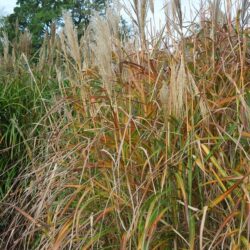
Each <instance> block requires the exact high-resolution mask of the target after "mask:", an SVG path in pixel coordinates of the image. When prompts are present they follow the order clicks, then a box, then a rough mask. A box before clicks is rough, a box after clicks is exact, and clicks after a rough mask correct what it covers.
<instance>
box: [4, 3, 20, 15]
mask: <svg viewBox="0 0 250 250" xmlns="http://www.w3.org/2000/svg"><path fill="white" fill-rule="evenodd" d="M16 1H17V0H0V15H6V14H11V13H12V12H13V9H14V7H15V6H16Z"/></svg>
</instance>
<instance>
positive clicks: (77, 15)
mask: <svg viewBox="0 0 250 250" xmlns="http://www.w3.org/2000/svg"><path fill="white" fill-rule="evenodd" d="M106 2H107V0H18V1H17V5H19V6H18V7H16V8H15V9H14V13H13V14H11V15H9V16H8V17H7V23H6V25H5V28H6V29H7V32H8V35H9V38H10V39H13V38H14V37H15V36H16V30H17V29H18V30H19V31H21V32H22V31H24V30H25V29H29V30H30V32H31V34H32V36H33V46H34V48H37V47H39V46H40V45H41V43H42V39H43V35H44V34H45V32H48V33H49V31H50V26H51V23H52V22H54V21H55V22H57V23H58V24H62V12H63V11H64V10H65V11H71V13H72V17H73V20H74V23H75V25H76V26H77V27H78V28H79V31H80V32H81V33H83V32H82V30H84V29H85V28H86V26H87V25H88V23H89V19H90V16H91V13H92V11H94V10H96V11H99V12H101V13H103V12H104V9H105V5H106Z"/></svg>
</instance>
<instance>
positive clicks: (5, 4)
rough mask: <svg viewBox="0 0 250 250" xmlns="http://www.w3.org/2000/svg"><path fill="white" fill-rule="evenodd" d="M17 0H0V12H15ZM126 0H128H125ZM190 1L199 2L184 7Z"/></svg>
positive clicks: (159, 5) (159, 0) (185, 0)
mask: <svg viewBox="0 0 250 250" xmlns="http://www.w3.org/2000/svg"><path fill="white" fill-rule="evenodd" d="M16 1H17V0H0V14H4V15H6V14H10V13H12V12H13V9H14V7H15V6H16ZM125 2H126V0H125ZM189 2H191V3H192V4H193V3H195V2H198V1H197V0H182V3H183V6H184V8H186V9H187V8H188V6H189ZM164 3H165V0H155V11H156V12H158V11H159V10H160V9H161V8H162V6H163V5H164Z"/></svg>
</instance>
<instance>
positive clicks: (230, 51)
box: [0, 1, 250, 250]
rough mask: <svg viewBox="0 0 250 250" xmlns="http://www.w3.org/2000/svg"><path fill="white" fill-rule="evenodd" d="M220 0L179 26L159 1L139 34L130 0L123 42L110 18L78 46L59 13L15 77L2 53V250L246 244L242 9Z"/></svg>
mask: <svg viewBox="0 0 250 250" xmlns="http://www.w3.org/2000/svg"><path fill="white" fill-rule="evenodd" d="M203 2H204V1H203ZM220 2H221V1H213V4H209V3H207V4H203V5H202V9H200V10H199V12H198V13H196V15H195V16H196V17H197V18H196V19H194V20H192V21H191V24H190V23H187V22H186V20H185V16H184V15H183V11H182V10H183V8H182V6H181V1H170V2H169V3H168V6H170V7H171V11H172V12H171V14H170V13H169V12H168V9H166V10H165V11H167V17H166V23H167V24H166V25H165V26H163V28H162V30H160V31H159V32H150V33H149V32H148V30H150V29H149V28H148V26H147V25H149V24H150V22H147V20H148V19H147V15H146V14H145V13H147V9H148V8H150V10H151V12H153V13H154V6H153V1H133V2H131V4H132V9H133V12H134V14H135V15H134V14H133V13H132V12H131V17H132V18H133V22H134V25H136V27H135V29H134V30H133V32H134V33H131V34H130V36H128V37H124V36H123V35H122V34H123V33H122V32H121V30H120V28H119V27H120V26H119V19H118V16H119V15H118V14H117V13H116V12H115V11H114V10H112V11H111V10H110V9H109V10H108V11H107V12H108V13H109V15H107V16H97V15H96V14H94V15H93V18H92V20H91V21H90V25H89V27H88V29H87V30H86V31H85V34H84V36H83V37H78V36H77V34H78V32H77V31H76V30H75V28H74V26H73V24H72V21H71V17H70V15H69V14H67V13H66V14H65V15H64V19H65V20H64V22H65V27H64V28H63V29H62V30H60V32H58V34H56V33H54V35H48V36H46V37H45V39H44V44H43V46H42V47H41V49H40V51H39V52H40V53H37V55H39V56H38V58H37V60H35V62H34V61H32V59H31V58H29V56H28V55H25V54H21V55H20V54H19V53H18V52H16V51H15V62H16V69H15V70H13V72H14V73H13V74H10V71H9V68H7V67H5V66H3V65H5V63H7V60H5V59H4V57H5V58H10V55H11V53H12V52H13V46H12V44H8V46H9V47H8V50H7V49H5V51H4V54H3V55H1V62H4V63H3V65H1V71H3V72H5V74H0V79H1V81H0V88H1V89H0V90H1V91H0V107H3V108H1V109H0V121H1V123H0V124H1V125H0V142H1V147H0V168H1V170H3V171H2V172H3V173H2V174H1V175H0V188H1V189H0V190H1V192H0V197H1V201H0V202H1V206H0V221H1V222H0V235H1V237H0V239H1V240H0V246H1V249H8V250H9V249H13V250H14V249H39V250H40V249H143V250H144V249H175V250H177V249H211V250H212V249H249V247H250V246H249V237H250V235H249V232H250V226H249V213H250V208H249V203H250V197H249V191H250V186H249V178H250V177H249V174H250V171H249V165H250V154H249V152H250V127H249V126H250V125H249V124H250V121H249V117H250V115H249V109H250V82H249V79H250V73H249V68H250V53H249V51H250V49H249V45H250V34H249V27H247V25H246V19H247V14H246V13H247V11H249V8H250V7H249V5H248V4H247V3H246V1H237V4H236V5H233V6H232V7H231V8H228V6H231V5H225V7H226V10H223V9H222V7H223V5H220ZM228 3H229V1H228ZM141 8H142V9H141ZM118 10H119V8H118ZM111 12H112V15H111ZM222 13H223V15H222ZM222 16H223V18H222ZM225 17H226V18H225ZM80 33H81V32H80ZM152 34H158V36H157V37H154V36H152ZM5 40H6V39H5ZM5 40H4V39H3V40H2V41H5ZM4 44H5V46H6V48H7V43H6V42H5V43H4ZM45 58H49V60H48V65H47V64H46V63H45ZM8 60H9V59H8ZM11 67H13V64H12V66H11ZM17 90H18V91H17ZM9 159H11V160H9Z"/></svg>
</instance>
